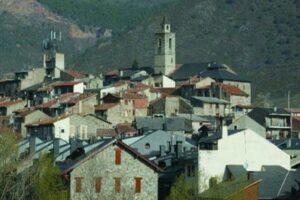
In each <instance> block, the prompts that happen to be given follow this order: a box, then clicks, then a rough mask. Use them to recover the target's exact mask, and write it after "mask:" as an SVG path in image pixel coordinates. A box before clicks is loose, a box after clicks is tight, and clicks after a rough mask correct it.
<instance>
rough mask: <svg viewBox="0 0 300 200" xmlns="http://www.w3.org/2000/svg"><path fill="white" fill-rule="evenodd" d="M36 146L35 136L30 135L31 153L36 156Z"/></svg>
mask: <svg viewBox="0 0 300 200" xmlns="http://www.w3.org/2000/svg"><path fill="white" fill-rule="evenodd" d="M35 147H36V139H35V137H34V136H30V137H29V154H30V156H34V154H35Z"/></svg>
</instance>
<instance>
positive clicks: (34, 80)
mask: <svg viewBox="0 0 300 200" xmlns="http://www.w3.org/2000/svg"><path fill="white" fill-rule="evenodd" d="M45 75H46V71H45V68H34V69H32V70H29V71H28V75H27V77H26V78H25V79H23V80H21V84H20V89H21V90H23V89H25V88H28V87H31V86H33V85H36V84H38V83H42V82H43V81H44V78H45Z"/></svg>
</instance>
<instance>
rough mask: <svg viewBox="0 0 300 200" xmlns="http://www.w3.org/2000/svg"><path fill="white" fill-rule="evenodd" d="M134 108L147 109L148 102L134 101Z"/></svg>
mask: <svg viewBox="0 0 300 200" xmlns="http://www.w3.org/2000/svg"><path fill="white" fill-rule="evenodd" d="M133 106H134V108H137V109H141V108H148V106H149V102H148V99H136V100H135V101H134V103H133Z"/></svg>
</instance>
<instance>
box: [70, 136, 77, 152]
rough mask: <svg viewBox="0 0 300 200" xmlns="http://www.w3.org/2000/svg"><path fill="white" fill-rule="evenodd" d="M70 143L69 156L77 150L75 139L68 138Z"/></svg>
mask: <svg viewBox="0 0 300 200" xmlns="http://www.w3.org/2000/svg"><path fill="white" fill-rule="evenodd" d="M69 143H70V154H71V153H73V151H75V150H76V149H77V141H76V138H70V140H69Z"/></svg>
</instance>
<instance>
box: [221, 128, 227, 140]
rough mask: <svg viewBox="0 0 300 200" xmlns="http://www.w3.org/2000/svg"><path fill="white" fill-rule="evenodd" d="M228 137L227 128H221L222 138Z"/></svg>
mask: <svg viewBox="0 0 300 200" xmlns="http://www.w3.org/2000/svg"><path fill="white" fill-rule="evenodd" d="M227 136H228V128H227V126H225V125H224V126H222V138H226V137H227Z"/></svg>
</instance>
